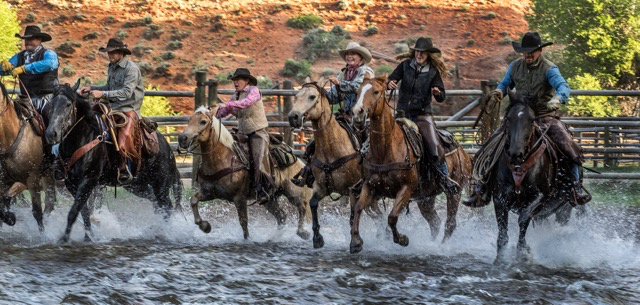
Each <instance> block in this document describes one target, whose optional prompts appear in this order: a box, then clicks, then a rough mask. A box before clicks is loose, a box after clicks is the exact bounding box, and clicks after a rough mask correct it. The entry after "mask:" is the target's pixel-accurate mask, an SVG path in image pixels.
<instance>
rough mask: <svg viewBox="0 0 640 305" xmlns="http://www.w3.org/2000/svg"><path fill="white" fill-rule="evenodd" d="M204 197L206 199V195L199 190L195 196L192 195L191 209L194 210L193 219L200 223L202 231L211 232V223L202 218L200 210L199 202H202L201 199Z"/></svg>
mask: <svg viewBox="0 0 640 305" xmlns="http://www.w3.org/2000/svg"><path fill="white" fill-rule="evenodd" d="M202 199H204V195H203V194H202V193H201V192H197V193H195V194H194V195H193V196H191V200H190V202H191V210H192V211H193V220H194V222H195V224H197V225H198V227H199V228H200V230H202V232H204V233H210V232H211V224H209V222H208V221H206V220H202V218H200V211H199V210H198V202H200V200H202Z"/></svg>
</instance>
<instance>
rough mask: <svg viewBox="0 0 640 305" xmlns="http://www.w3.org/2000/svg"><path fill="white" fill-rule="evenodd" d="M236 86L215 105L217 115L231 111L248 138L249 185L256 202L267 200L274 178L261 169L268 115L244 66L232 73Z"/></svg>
mask: <svg viewBox="0 0 640 305" xmlns="http://www.w3.org/2000/svg"><path fill="white" fill-rule="evenodd" d="M231 80H232V81H233V85H234V87H235V89H236V92H235V93H234V95H233V96H232V97H231V98H230V99H229V101H228V102H226V103H221V104H218V111H217V113H216V117H217V118H224V117H226V116H228V115H230V114H233V115H234V116H235V117H236V118H238V131H239V132H240V133H241V134H244V135H246V136H248V137H249V151H250V152H251V161H252V162H251V176H252V179H251V181H252V184H251V187H252V188H253V189H254V190H255V192H256V201H257V202H258V203H260V204H263V203H266V202H267V201H268V200H269V199H270V197H271V196H272V195H273V189H274V187H273V180H272V179H271V176H270V175H269V174H268V173H267V171H265V169H264V162H263V160H264V158H265V157H267V154H268V149H269V133H268V132H267V127H268V126H269V124H268V122H267V115H266V114H265V112H264V105H263V104H262V95H261V94H260V89H258V87H257V85H258V80H257V79H256V78H255V77H253V76H252V75H251V72H250V71H249V70H248V69H245V68H238V69H236V71H235V72H234V73H233V75H232V76H231Z"/></svg>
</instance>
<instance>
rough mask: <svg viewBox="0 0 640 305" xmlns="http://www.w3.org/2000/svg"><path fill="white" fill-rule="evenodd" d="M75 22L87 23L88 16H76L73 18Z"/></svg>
mask: <svg viewBox="0 0 640 305" xmlns="http://www.w3.org/2000/svg"><path fill="white" fill-rule="evenodd" d="M73 20H75V21H87V15H85V14H76V15H75V16H73Z"/></svg>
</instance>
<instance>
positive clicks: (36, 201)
mask: <svg viewBox="0 0 640 305" xmlns="http://www.w3.org/2000/svg"><path fill="white" fill-rule="evenodd" d="M30 193H31V213H32V214H33V218H35V219H36V222H37V223H38V230H40V233H42V232H44V223H43V221H42V220H43V215H42V202H41V199H40V192H35V191H33V192H30Z"/></svg>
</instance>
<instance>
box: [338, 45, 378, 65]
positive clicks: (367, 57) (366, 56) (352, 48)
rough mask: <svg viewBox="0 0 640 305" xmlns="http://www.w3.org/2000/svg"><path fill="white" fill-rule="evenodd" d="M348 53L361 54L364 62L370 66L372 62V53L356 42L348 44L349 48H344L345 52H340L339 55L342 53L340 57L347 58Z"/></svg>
mask: <svg viewBox="0 0 640 305" xmlns="http://www.w3.org/2000/svg"><path fill="white" fill-rule="evenodd" d="M347 52H354V53H358V54H360V56H362V61H363V62H364V63H365V64H368V63H369V62H370V61H371V52H369V50H367V48H365V47H363V46H361V45H360V44H359V43H357V42H355V41H352V42H350V43H349V44H347V47H346V48H344V50H340V51H338V53H340V56H342V58H345V57H346V56H347Z"/></svg>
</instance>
